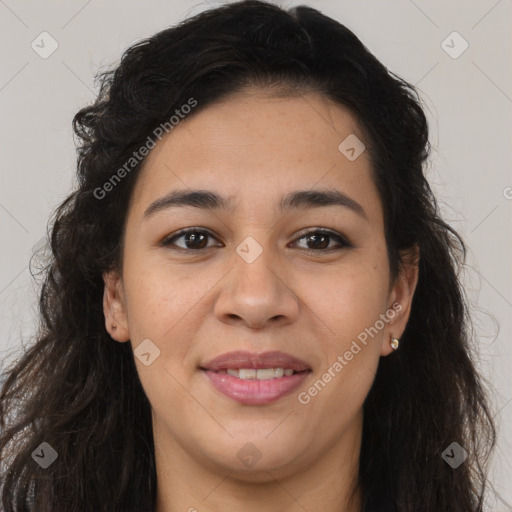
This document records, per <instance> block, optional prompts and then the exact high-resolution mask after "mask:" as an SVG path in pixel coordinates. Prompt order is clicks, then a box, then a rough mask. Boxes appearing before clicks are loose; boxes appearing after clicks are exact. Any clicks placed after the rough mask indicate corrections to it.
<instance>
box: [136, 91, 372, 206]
mask: <svg viewBox="0 0 512 512" xmlns="http://www.w3.org/2000/svg"><path fill="white" fill-rule="evenodd" d="M200 107H201V106H200V105H198V106H197V107H196V110H197V111H196V112H194V114H193V115H190V116H189V117H188V118H187V117H185V119H183V120H181V121H180V123H179V124H178V125H177V126H175V127H174V129H173V130H172V131H171V132H170V133H169V134H168V135H167V136H166V137H164V138H163V139H162V141H160V142H158V143H157V145H156V147H155V148H154V149H153V150H151V152H150V154H149V155H148V157H147V158H146V161H145V163H144V166H143V169H142V171H141V175H140V177H139V179H138V182H137V185H136V189H137V190H136V194H134V196H136V200H134V205H133V206H134V208H135V209H137V210H138V214H139V215H140V214H141V209H143V208H144V206H147V204H148V203H149V202H150V201H153V200H154V199H155V198H157V197H159V196H162V195H163V194H165V193H167V192H169V191H170V190H172V189H176V188H180V189H184V188H190V189H198V188H203V189H208V190H216V191H219V192H220V193H221V194H222V195H223V196H232V197H235V198H237V200H236V201H235V202H234V204H235V206H237V205H239V204H243V201H245V200H247V201H249V200H250V201H252V202H253V203H254V204H255V205H256V203H258V204H259V206H263V205H264V204H265V201H268V200H269V199H270V197H274V196H275V198H276V200H277V199H278V198H279V199H280V198H281V196H283V195H284V194H285V193H286V192H287V191H290V190H292V189H294V190H295V189H299V188H301V189H314V188H316V187H318V188H336V189H337V190H341V191H342V192H345V193H347V194H352V195H355V196H357V198H356V197H354V199H356V200H357V201H358V202H362V203H366V204H368V203H370V202H372V201H373V202H375V199H376V198H377V199H378V197H377V192H376V189H375V186H374V184H373V179H372V177H371V166H370V161H369V156H368V154H367V152H366V151H363V152H362V153H361V154H360V156H359V157H358V158H356V159H355V160H353V161H351V160H349V159H348V158H347V156H346V154H344V153H343V152H342V151H341V150H340V144H341V143H342V142H343V141H344V140H346V139H347V137H357V139H355V140H360V141H361V142H363V141H364V135H363V133H362V131H361V129H360V127H359V126H358V123H357V121H356V119H355V117H354V116H353V115H352V114H351V113H350V112H349V111H348V110H347V109H345V108H343V107H341V106H339V105H338V104H334V103H333V102H331V101H329V100H328V99H326V98H324V97H323V96H321V95H319V94H316V93H307V94H303V95H295V96H286V97H275V96H270V95H268V94H265V93H264V92H259V91H251V92H244V93H243V94H237V95H234V96H231V97H229V98H227V99H225V100H223V101H220V102H217V103H215V104H213V105H210V106H208V107H205V108H204V109H201V108H200ZM349 140H352V139H349ZM267 205H268V203H267Z"/></svg>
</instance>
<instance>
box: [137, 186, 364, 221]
mask: <svg viewBox="0 0 512 512" xmlns="http://www.w3.org/2000/svg"><path fill="white" fill-rule="evenodd" d="M184 206H194V207H196V208H201V209H205V210H207V209H216V210H217V209H224V210H227V211H229V212H233V211H234V210H235V208H236V206H235V203H234V201H233V197H231V196H230V197H222V196H220V195H219V194H217V193H216V192H213V191H211V190H190V189H189V190H173V191H172V192H170V193H169V194H167V195H165V196H163V197H161V198H159V199H157V200H156V201H154V202H153V203H151V205H150V206H149V207H148V208H147V209H146V211H145V212H144V219H147V218H149V217H151V216H152V215H154V214H155V213H157V212H160V211H162V210H166V209H168V208H177V207H184ZM322 206H342V207H344V208H348V209H350V210H352V211H353V212H355V213H357V214H358V215H360V216H361V217H363V218H365V219H367V220H368V217H367V215H366V212H365V211H364V209H363V207H362V206H361V205H360V204H359V203H358V202H357V201H355V200H354V199H352V198H351V197H349V196H347V195H346V194H344V193H342V192H340V191H339V190H335V189H320V190H296V191H294V192H290V193H289V194H287V195H286V196H284V197H283V198H282V199H281V203H280V205H279V208H280V210H281V212H285V211H289V210H291V209H299V208H304V209H309V208H319V207H322Z"/></svg>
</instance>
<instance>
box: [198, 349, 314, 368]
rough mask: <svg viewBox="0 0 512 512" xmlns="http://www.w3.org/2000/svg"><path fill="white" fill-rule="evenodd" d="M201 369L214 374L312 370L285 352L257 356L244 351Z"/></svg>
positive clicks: (220, 357) (209, 363)
mask: <svg viewBox="0 0 512 512" xmlns="http://www.w3.org/2000/svg"><path fill="white" fill-rule="evenodd" d="M201 368H202V369H204V370H210V371H213V372H217V371H219V370H230V369H231V370H237V369H240V368H255V369H256V370H258V369H262V368H284V369H287V368H290V369H292V370H294V371H296V372H302V371H305V370H311V368H310V366H309V365H308V364H307V363H305V362H304V361H302V360H300V359H299V358H297V357H294V356H292V355H290V354H287V353H285V352H280V351H272V352H263V353H261V354H257V353H255V352H248V351H244V350H237V351H234V352H226V353H225V354H221V355H220V356H217V357H215V358H213V359H211V360H210V361H207V362H206V363H204V364H203V365H201Z"/></svg>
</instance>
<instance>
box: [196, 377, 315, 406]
mask: <svg viewBox="0 0 512 512" xmlns="http://www.w3.org/2000/svg"><path fill="white" fill-rule="evenodd" d="M204 373H205V374H206V376H207V377H208V378H209V379H210V382H211V383H212V384H213V385H214V386H215V387H216V388H217V389H218V390H219V391H220V392H221V393H223V394H224V395H226V396H228V397H229V398H232V399H233V400H236V401H237V402H241V403H242V404H248V405H264V404H269V403H271V402H275V401H276V400H279V399H280V398H282V397H283V396H285V395H288V394H289V393H291V392H292V391H293V390H294V389H295V388H296V387H298V386H299V385H300V384H301V383H302V382H303V381H304V379H305V378H306V377H307V376H308V375H309V373H310V372H300V373H294V374H293V375H290V376H288V377H277V378H274V379H269V380H244V379H239V378H238V377H233V376H232V375H229V374H228V373H217V372H212V371H209V370H204Z"/></svg>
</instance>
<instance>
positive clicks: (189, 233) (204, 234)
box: [162, 228, 213, 251]
mask: <svg viewBox="0 0 512 512" xmlns="http://www.w3.org/2000/svg"><path fill="white" fill-rule="evenodd" d="M208 238H213V235H212V234H211V233H209V232H208V231H205V230H201V229H198V228H188V229H186V230H183V231H180V232H179V233H177V234H176V235H173V236H171V237H169V238H166V239H165V240H164V241H163V242H162V245H163V246H165V247H170V246H174V247H177V248H178V249H183V250H189V251H200V250H201V249H205V248H208V247H211V246H208V245H207V244H208ZM179 239H183V242H182V244H183V245H178V244H176V243H175V241H176V240H179Z"/></svg>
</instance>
